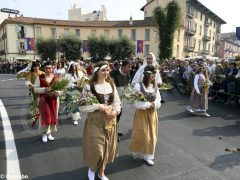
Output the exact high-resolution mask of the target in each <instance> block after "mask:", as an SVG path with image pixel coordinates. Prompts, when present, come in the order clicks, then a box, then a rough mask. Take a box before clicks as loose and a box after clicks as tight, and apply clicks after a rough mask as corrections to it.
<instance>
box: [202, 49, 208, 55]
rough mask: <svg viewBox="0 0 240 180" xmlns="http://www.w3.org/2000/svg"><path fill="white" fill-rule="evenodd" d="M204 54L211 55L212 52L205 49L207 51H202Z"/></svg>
mask: <svg viewBox="0 0 240 180" xmlns="http://www.w3.org/2000/svg"><path fill="white" fill-rule="evenodd" d="M202 53H203V54H209V53H210V51H209V50H207V49H205V50H203V51H202Z"/></svg>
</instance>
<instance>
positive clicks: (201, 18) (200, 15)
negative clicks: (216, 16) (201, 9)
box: [200, 13, 203, 21]
mask: <svg viewBox="0 0 240 180" xmlns="http://www.w3.org/2000/svg"><path fill="white" fill-rule="evenodd" d="M202 16H203V15H202V13H201V15H200V20H201V21H202Z"/></svg>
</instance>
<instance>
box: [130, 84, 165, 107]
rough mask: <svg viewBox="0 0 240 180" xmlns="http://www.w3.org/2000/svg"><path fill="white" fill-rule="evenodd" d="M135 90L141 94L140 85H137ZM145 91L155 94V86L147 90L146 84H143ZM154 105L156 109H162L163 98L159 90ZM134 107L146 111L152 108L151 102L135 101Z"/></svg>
mask: <svg viewBox="0 0 240 180" xmlns="http://www.w3.org/2000/svg"><path fill="white" fill-rule="evenodd" d="M133 89H134V91H136V92H140V89H141V87H140V83H137V84H135V86H134V88H133ZM143 89H144V91H145V92H147V93H153V92H154V91H155V88H154V87H153V86H149V87H147V88H146V87H145V86H144V84H143ZM154 104H155V109H159V108H160V107H161V96H160V92H159V90H157V94H156V99H155V101H154ZM134 105H135V107H136V108H137V109H143V110H146V109H148V108H150V105H151V103H150V102H142V101H135V103H134Z"/></svg>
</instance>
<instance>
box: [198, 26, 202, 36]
mask: <svg viewBox="0 0 240 180" xmlns="http://www.w3.org/2000/svg"><path fill="white" fill-rule="evenodd" d="M199 35H202V26H200V29H199Z"/></svg>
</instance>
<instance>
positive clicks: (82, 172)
mask: <svg viewBox="0 0 240 180" xmlns="http://www.w3.org/2000/svg"><path fill="white" fill-rule="evenodd" d="M143 164H144V162H143V161H142V160H140V159H134V160H133V158H132V157H131V156H128V155H124V156H121V157H118V158H116V159H115V162H114V163H111V164H108V166H107V169H106V175H107V176H108V175H111V174H114V173H119V172H121V171H125V170H129V169H134V168H138V167H140V166H142V165H143ZM87 173H88V167H86V166H85V167H81V168H79V169H76V170H73V171H65V172H61V173H55V174H50V175H46V176H41V177H37V178H31V179H32V180H46V179H47V180H53V179H58V180H65V179H71V180H74V179H76V180H77V179H81V180H88V177H87ZM96 177H97V173H96V176H95V179H97V178H96Z"/></svg>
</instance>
